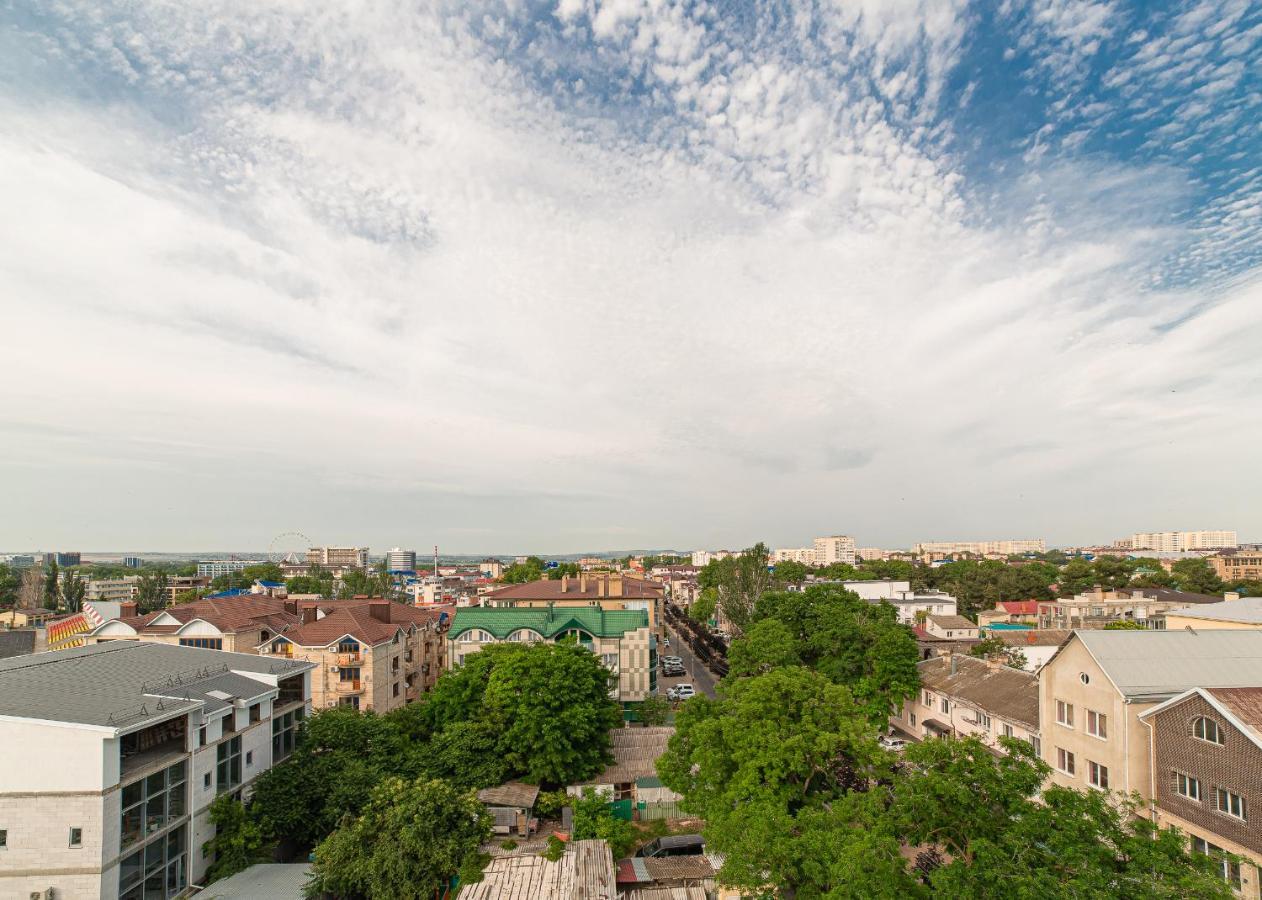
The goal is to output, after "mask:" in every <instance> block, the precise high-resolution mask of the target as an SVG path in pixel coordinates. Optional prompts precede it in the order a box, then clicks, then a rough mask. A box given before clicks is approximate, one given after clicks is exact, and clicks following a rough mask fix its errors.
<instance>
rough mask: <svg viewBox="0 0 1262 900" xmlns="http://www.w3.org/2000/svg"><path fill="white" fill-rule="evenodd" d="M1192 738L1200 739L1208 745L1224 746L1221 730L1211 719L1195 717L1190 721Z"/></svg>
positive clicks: (1224, 740)
mask: <svg viewBox="0 0 1262 900" xmlns="http://www.w3.org/2000/svg"><path fill="white" fill-rule="evenodd" d="M1192 737H1195V738H1200V739H1201V740H1202V741H1206V742H1207V743H1210V744H1225V743H1226V738H1225V736H1224V735H1223V730H1222V728H1221V727H1219V725H1218V723H1217V722H1215V721H1214V720H1213V719H1209V718H1206V717H1205V716H1197V717H1196V718H1195V719H1193V720H1192Z"/></svg>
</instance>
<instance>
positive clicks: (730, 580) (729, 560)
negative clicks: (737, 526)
mask: <svg viewBox="0 0 1262 900" xmlns="http://www.w3.org/2000/svg"><path fill="white" fill-rule="evenodd" d="M770 561H771V552H770V551H769V550H768V549H767V545H766V544H763V543H758V544H755V545H754V546H753V547H750V548H749V549H748V550H745V551H744V552H742V553H740V554H739V555H737V556H728V557H725V558H724V559H714V560H711V561H710V563H709V564H708V565H707V566H706V567H705V568H704V569H702V570H701V572H700V573H699V574H698V576H697V584H698V585H699V586H700V587H701V588H703V589H704V588H713V589H715V590H716V591H717V592H718V608H719V610H720V611H721V612H722V613H723V617H724V618H725V619H726V620H727V621H728V622H731V623H732V625H733V626H734V627H735V628H736V630H737V632H738V633H739V632H740V631H743V630H744V629H745V626H746V625H748V624H749V622H750V619H751V618H752V617H753V614H754V604H755V603H757V602H758V598H759V597H761V596H762V595H763V594H765V593H766V592H767V591H768V590H770V589H771V587H772V586H773V584H774V580H773V578H772V575H771V572H770V569H769V566H770Z"/></svg>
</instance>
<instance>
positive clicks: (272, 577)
mask: <svg viewBox="0 0 1262 900" xmlns="http://www.w3.org/2000/svg"><path fill="white" fill-rule="evenodd" d="M284 580H285V573H284V572H282V571H281V568H280V566H278V565H277V564H276V563H272V562H266V563H259V564H257V565H253V566H246V567H245V568H243V569H241V570H240V571H238V572H228V573H226V574H224V575H217V576H215V578H214V579H212V580H211V582H210V587H211V590H214V591H231V590H235V589H238V588H248V587H250V586H251V585H253V584H254V582H256V581H276V582H281V581H284Z"/></svg>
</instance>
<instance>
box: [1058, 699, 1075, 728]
mask: <svg viewBox="0 0 1262 900" xmlns="http://www.w3.org/2000/svg"><path fill="white" fill-rule="evenodd" d="M1056 724H1057V725H1059V726H1061V727H1062V728H1073V727H1074V705H1073V704H1072V703H1069V702H1067V701H1065V700H1057V701H1056Z"/></svg>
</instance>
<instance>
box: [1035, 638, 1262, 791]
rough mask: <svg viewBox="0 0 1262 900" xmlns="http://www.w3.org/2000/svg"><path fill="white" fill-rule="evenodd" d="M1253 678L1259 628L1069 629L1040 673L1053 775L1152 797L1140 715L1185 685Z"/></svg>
mask: <svg viewBox="0 0 1262 900" xmlns="http://www.w3.org/2000/svg"><path fill="white" fill-rule="evenodd" d="M1255 685H1262V631H1252V630H1249V631H1225V630H1201V629H1198V630H1195V631H1186V630H1180V631H1169V630H1167V631H1125V630H1123V631H1106V630H1084V631H1075V632H1074V633H1073V635H1072V636H1071V637H1070V638H1069V640H1067V641H1066V642H1065V644H1064V645H1063V646H1062V647H1061V648H1060V649H1059V650H1058V651H1057V652H1056V654H1055V655H1054V656H1053V657H1052V658H1051V660H1049V661H1048V663H1047V664H1046V665H1045V666H1043V668H1042V670H1041V671H1040V672H1039V715H1040V722H1041V723H1042V737H1043V759H1044V761H1045V762H1047V763H1048V765H1050V766H1051V767H1052V769H1053V772H1052V781H1054V782H1055V783H1057V784H1061V785H1064V786H1066V787H1072V788H1079V789H1081V788H1086V787H1096V788H1101V789H1108V790H1112V791H1123V792H1127V793H1129V792H1130V791H1138V792H1139V793H1140V794H1141V795H1142V796H1143V797H1144V798H1145V799H1149V800H1151V799H1152V792H1153V787H1152V779H1153V770H1152V763H1151V759H1150V748H1151V742H1150V741H1149V735H1148V728H1147V726H1146V724H1145V723H1144V722H1143V721H1142V720H1141V719H1140V716H1141V715H1142V714H1143V713H1145V712H1147V711H1148V710H1150V709H1152V708H1154V707H1155V706H1157V705H1158V704H1161V703H1164V702H1165V701H1167V700H1169V699H1170V698H1171V697H1175V696H1177V695H1179V694H1181V693H1183V692H1184V691H1188V690H1191V689H1192V688H1197V687H1205V688H1220V687H1233V688H1234V687H1252V686H1255Z"/></svg>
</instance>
